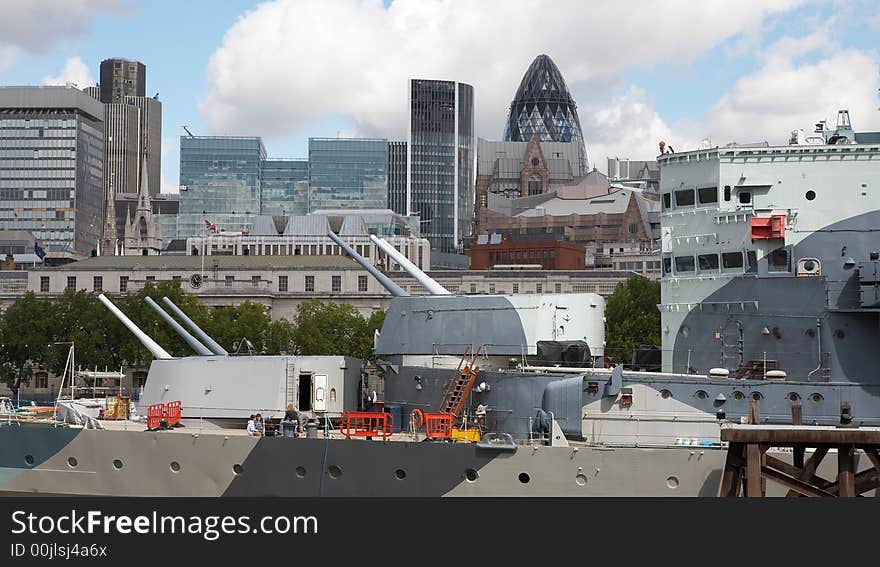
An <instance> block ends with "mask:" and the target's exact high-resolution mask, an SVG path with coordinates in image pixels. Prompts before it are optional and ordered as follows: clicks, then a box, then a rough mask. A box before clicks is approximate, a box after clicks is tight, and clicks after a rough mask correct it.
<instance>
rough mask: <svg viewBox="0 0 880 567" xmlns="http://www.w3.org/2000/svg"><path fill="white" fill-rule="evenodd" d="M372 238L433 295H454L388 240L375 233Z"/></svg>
mask: <svg viewBox="0 0 880 567" xmlns="http://www.w3.org/2000/svg"><path fill="white" fill-rule="evenodd" d="M370 240H372V241H373V242H375V243H376V246H378V247H379V248H381V249H382V251H383V252H385V253H386V254H387V255H388V256H390V257H391V258H393V259H394V261H395V262H397V263H398V264H400V267H401V268H403V269H404V270H405V271H406V273H408V274H409V275H411V276H412V277H414V278H415V279H416V281H418V282H419V283H420V284H422V287H424V288H425V289H427V290H428V293H430V294H431V295H452V294H451V293H450V292H449V290H448V289H446V288H445V287H443V286H442V285H440V284H438V283H437V282H436V281H434V280H433V279H432V278H431V277H430V276H428V274H426V273H425V272H423V271H422V270H420V269H419V268H418V267H417V266H416V265H415V264H413V263H412V262H410V261H409V258H407V257H406V256H404V255H403V254H401V253H400V252H398V251H397V249H396V248H394V246H392V245H391V244H389V243H388V242H386V241H384V240H382V239H381V238H379V237H378V236H376V235H375V234H371V235H370Z"/></svg>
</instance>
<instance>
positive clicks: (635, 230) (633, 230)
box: [629, 222, 639, 234]
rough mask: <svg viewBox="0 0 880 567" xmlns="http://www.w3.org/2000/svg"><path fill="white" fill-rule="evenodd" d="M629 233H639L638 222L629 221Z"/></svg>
mask: <svg viewBox="0 0 880 567" xmlns="http://www.w3.org/2000/svg"><path fill="white" fill-rule="evenodd" d="M629 233H630V234H638V233H639V223H637V222H631V223H629Z"/></svg>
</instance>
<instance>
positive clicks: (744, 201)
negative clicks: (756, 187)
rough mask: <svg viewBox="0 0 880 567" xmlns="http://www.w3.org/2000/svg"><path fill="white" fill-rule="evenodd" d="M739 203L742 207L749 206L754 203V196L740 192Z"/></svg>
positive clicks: (746, 192)
mask: <svg viewBox="0 0 880 567" xmlns="http://www.w3.org/2000/svg"><path fill="white" fill-rule="evenodd" d="M739 202H740V204H741V205H748V204H749V203H751V202H752V194H751V193H750V192H749V191H740V192H739Z"/></svg>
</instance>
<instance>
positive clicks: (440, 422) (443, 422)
mask: <svg viewBox="0 0 880 567" xmlns="http://www.w3.org/2000/svg"><path fill="white" fill-rule="evenodd" d="M452 422H453V415H452V414H450V413H426V414H425V437H427V438H428V439H450V438H451V437H452Z"/></svg>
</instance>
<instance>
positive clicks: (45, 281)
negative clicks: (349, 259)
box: [40, 276, 368, 293]
mask: <svg viewBox="0 0 880 567" xmlns="http://www.w3.org/2000/svg"><path fill="white" fill-rule="evenodd" d="M304 278H305V280H304V284H305V291H310V292H313V291H315V276H304ZM171 279H172V281H181V280H182V277H181V276H172V277H171ZM146 281H147V282H154V281H156V276H147V277H146ZM261 281H263V279H262V277H260V276H251V285H253V286H254V287H259V285H260V282H261ZM289 281H290V280H289V277H288V276H278V291H281V292H285V291H288V290H289ZM128 283H129V276H119V291H120V292H121V293H125V292H127V291H128ZM224 283H225V285H226V287H233V285H234V284H235V276H226V279H225V281H224ZM367 286H368V280H367V276H358V291H359V292H366V291H367ZM67 289H69V290H74V291H75V290H76V276H67ZM92 290H93V291H96V292H102V291H104V276H92ZM330 291H331V292H335V293H339V292H341V291H342V276H331V278H330ZM40 292H42V293H49V276H40Z"/></svg>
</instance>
